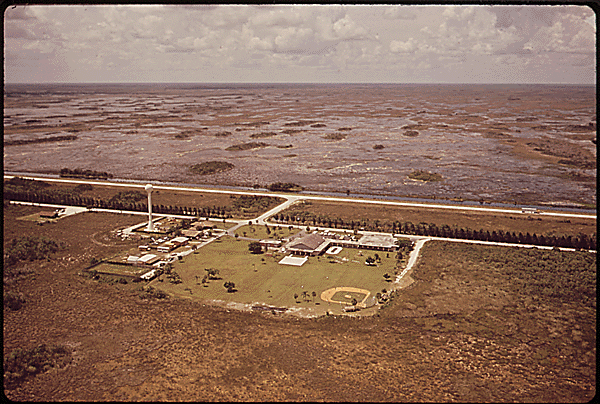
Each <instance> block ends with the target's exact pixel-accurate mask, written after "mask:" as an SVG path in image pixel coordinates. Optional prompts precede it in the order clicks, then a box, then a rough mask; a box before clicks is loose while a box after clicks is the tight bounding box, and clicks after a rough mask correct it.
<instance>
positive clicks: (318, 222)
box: [273, 211, 596, 250]
mask: <svg viewBox="0 0 600 404" xmlns="http://www.w3.org/2000/svg"><path fill="white" fill-rule="evenodd" d="M273 219H274V220H275V221H277V222H278V223H286V224H302V225H304V224H307V223H308V224H312V225H313V226H324V227H334V228H340V229H348V230H367V231H389V232H391V233H402V234H414V235H419V236H432V237H446V238H457V239H463V240H479V241H494V242H500V243H513V244H531V245H541V246H555V247H566V248H582V249H585V250H595V249H596V234H595V233H594V234H592V235H591V236H588V235H586V234H579V235H578V236H575V237H573V236H570V235H568V236H556V235H537V234H535V233H534V234H530V233H529V232H527V233H526V234H523V233H520V232H519V233H518V234H516V233H515V232H509V231H506V232H505V231H502V230H498V231H492V232H490V231H489V230H483V229H480V230H473V229H469V228H466V229H465V228H459V227H450V226H448V225H443V226H441V227H438V226H437V225H436V224H434V223H429V224H427V223H419V224H413V223H411V222H400V221H394V222H391V223H387V224H386V225H385V226H383V225H381V224H380V222H379V221H378V220H375V221H374V222H372V223H371V222H369V221H366V220H356V221H355V220H351V221H344V220H342V219H340V218H331V217H329V216H325V215H315V214H314V213H312V212H307V211H300V212H293V213H292V214H291V216H290V214H285V213H277V214H275V215H274V216H273Z"/></svg>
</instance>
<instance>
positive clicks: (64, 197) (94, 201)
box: [4, 189, 232, 219]
mask: <svg viewBox="0 0 600 404" xmlns="http://www.w3.org/2000/svg"><path fill="white" fill-rule="evenodd" d="M4 199H5V200H12V201H24V202H35V203H48V204H57V205H75V206H86V207H88V208H102V209H116V210H132V211H138V212H147V211H148V204H147V203H144V202H133V201H124V200H122V199H110V200H105V199H99V198H92V197H88V196H83V195H77V194H68V193H62V192H44V191H43V190H36V191H29V190H26V191H25V190H18V191H16V190H12V189H5V190H4ZM152 212H154V213H162V214H173V215H190V216H202V217H213V218H219V219H225V218H231V217H232V215H231V214H230V208H229V207H227V206H212V207H203V208H199V207H195V206H194V207H188V206H172V205H158V204H157V205H152Z"/></svg>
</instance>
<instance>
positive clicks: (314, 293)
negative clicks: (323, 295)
mask: <svg viewBox="0 0 600 404" xmlns="http://www.w3.org/2000/svg"><path fill="white" fill-rule="evenodd" d="M315 297H317V292H315V291H314V290H313V292H312V300H313V302H314V301H315Z"/></svg>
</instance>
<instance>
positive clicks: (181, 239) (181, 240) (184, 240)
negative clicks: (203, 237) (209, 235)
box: [171, 237, 190, 247]
mask: <svg viewBox="0 0 600 404" xmlns="http://www.w3.org/2000/svg"><path fill="white" fill-rule="evenodd" d="M189 241H190V239H189V238H187V237H175V238H174V239H173V240H171V243H172V244H173V245H175V246H177V247H179V246H182V245H186V244H187V243H188V242H189Z"/></svg>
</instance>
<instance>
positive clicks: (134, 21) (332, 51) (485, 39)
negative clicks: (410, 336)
mask: <svg viewBox="0 0 600 404" xmlns="http://www.w3.org/2000/svg"><path fill="white" fill-rule="evenodd" d="M595 35H596V17H595V14H594V12H593V10H592V9H591V8H589V7H587V6H578V5H571V6H567V5H529V6H498V5H493V6H490V5H475V6H454V5H450V6H415V5H299V6H292V5H262V6H259V5H224V6H213V5H174V6H173V5H165V6H162V5H153V6H130V5H105V6H102V5H62V6H46V5H30V6H11V7H9V8H7V9H6V10H5V12H4V71H5V73H4V74H5V77H4V81H5V83H136V82H137V83H153V82H160V83H171V82H173V83H177V82H179V83H263V82H267V83H562V84H595V83H596V41H595Z"/></svg>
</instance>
